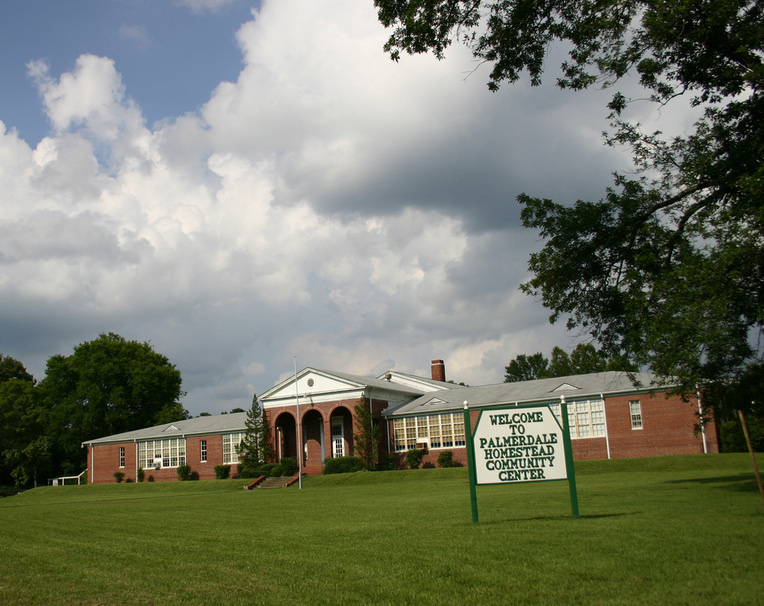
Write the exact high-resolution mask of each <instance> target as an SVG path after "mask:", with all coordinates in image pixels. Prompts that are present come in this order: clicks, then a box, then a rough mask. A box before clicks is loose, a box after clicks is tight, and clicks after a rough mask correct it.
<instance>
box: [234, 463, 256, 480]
mask: <svg viewBox="0 0 764 606" xmlns="http://www.w3.org/2000/svg"><path fill="white" fill-rule="evenodd" d="M236 469H237V471H238V474H239V477H240V478H256V477H257V475H256V473H257V469H256V468H255V467H250V466H249V465H247V464H246V463H239V464H238V465H237V466H236Z"/></svg>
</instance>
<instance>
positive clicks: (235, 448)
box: [223, 432, 246, 465]
mask: <svg viewBox="0 0 764 606" xmlns="http://www.w3.org/2000/svg"><path fill="white" fill-rule="evenodd" d="M245 435H246V434H245V433H244V432H241V433H227V434H225V435H224V436H223V464H224V465H230V464H233V463H238V462H239V444H241V441H242V440H243V439H244V436H245Z"/></svg>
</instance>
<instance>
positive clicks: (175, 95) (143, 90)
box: [0, 0, 259, 143]
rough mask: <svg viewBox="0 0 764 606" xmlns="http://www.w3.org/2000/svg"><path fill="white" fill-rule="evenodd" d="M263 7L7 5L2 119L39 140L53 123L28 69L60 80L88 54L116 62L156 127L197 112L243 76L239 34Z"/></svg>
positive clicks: (90, 1)
mask: <svg viewBox="0 0 764 606" xmlns="http://www.w3.org/2000/svg"><path fill="white" fill-rule="evenodd" d="M258 5H259V3H258V2H251V1H245V0H233V1H231V2H227V3H224V4H223V5H221V6H220V7H219V8H217V9H215V10H213V9H204V8H202V6H203V5H201V4H200V5H199V7H200V8H198V9H196V10H192V7H189V6H187V5H184V4H181V3H178V2H173V1H172V0H66V1H65V2H56V1H55V0H25V1H24V2H6V3H3V5H2V7H0V56H2V57H3V58H4V59H3V61H1V62H0V82H2V89H3V91H4V92H3V93H2V95H0V116H2V118H0V119H2V120H3V121H4V122H5V124H6V126H7V127H9V128H10V127H13V128H16V129H18V131H19V133H20V134H21V135H22V136H23V137H24V138H25V139H26V140H27V141H28V142H35V143H36V142H37V141H39V140H40V139H41V138H42V137H43V136H45V135H46V134H47V131H48V124H47V121H46V120H45V117H44V115H43V113H42V104H41V103H40V99H39V95H38V92H37V89H36V87H35V85H34V83H33V82H32V81H31V80H30V78H29V77H28V75H27V67H26V66H27V63H28V62H29V61H33V60H38V59H42V60H45V61H46V62H47V63H48V64H49V65H50V68H51V72H52V73H56V74H60V73H63V72H65V71H68V70H71V69H72V68H73V67H74V64H75V61H76V59H77V57H79V56H80V55H82V54H95V55H100V56H105V57H110V58H112V59H113V60H114V61H115V62H116V64H117V68H118V69H119V71H120V73H121V74H122V80H123V82H124V84H125V86H126V87H127V89H128V91H129V94H130V95H131V96H132V97H134V98H135V99H137V100H138V102H139V104H140V106H141V109H142V111H143V114H144V117H145V119H146V120H147V122H148V123H154V122H156V121H157V120H161V119H164V118H167V117H172V116H177V115H180V114H182V113H185V112H189V111H195V110H196V109H197V108H198V107H199V106H200V105H202V104H203V103H204V102H206V101H207V100H208V99H209V96H210V92H211V91H212V90H213V89H214V88H215V86H217V84H218V83H219V82H220V81H221V80H231V79H235V78H236V77H237V75H238V73H239V71H240V69H241V52H240V50H239V48H238V45H237V43H236V37H235V33H236V30H237V29H238V26H239V25H240V24H241V23H243V22H244V21H246V20H247V19H249V18H250V16H251V11H252V9H253V8H257V6H258ZM192 6H193V5H192ZM213 6H214V4H213Z"/></svg>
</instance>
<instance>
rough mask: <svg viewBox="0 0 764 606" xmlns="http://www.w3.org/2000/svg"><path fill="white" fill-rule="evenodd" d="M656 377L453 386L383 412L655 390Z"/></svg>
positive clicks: (608, 375)
mask: <svg viewBox="0 0 764 606" xmlns="http://www.w3.org/2000/svg"><path fill="white" fill-rule="evenodd" d="M655 380H656V377H655V376H654V375H651V374H648V373H626V372H620V371H609V372H597V373H592V374H587V375H573V376H569V377H555V378H552V379H538V380H535V381H518V382H516V383H499V384H497V385H481V386H478V387H461V388H459V387H454V388H452V389H444V390H440V391H431V392H429V393H426V394H424V395H423V396H420V397H419V398H417V399H416V400H413V401H412V402H409V403H408V404H404V405H402V406H399V407H398V408H395V409H389V408H388V409H387V410H385V411H384V414H385V416H388V417H391V416H393V417H394V416H404V415H412V414H427V413H430V412H445V411H453V410H462V409H463V408H464V402H465V400H466V401H467V402H468V403H469V406H470V408H473V407H475V408H477V407H481V406H490V405H491V404H515V403H518V404H523V403H529V402H540V401H552V400H559V399H560V396H563V395H564V396H565V398H566V399H567V400H580V399H584V398H587V397H592V396H599V395H600V394H603V395H614V394H616V393H635V392H640V391H651V390H654V389H655V385H654V383H655ZM635 383H636V384H635Z"/></svg>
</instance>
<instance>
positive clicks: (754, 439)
mask: <svg viewBox="0 0 764 606" xmlns="http://www.w3.org/2000/svg"><path fill="white" fill-rule="evenodd" d="M745 425H746V427H747V428H748V435H749V437H750V438H751V446H752V447H753V450H754V451H755V452H762V451H764V422H762V421H760V420H758V419H756V418H755V417H746V419H745ZM719 438H720V439H721V443H722V451H723V452H748V444H747V443H746V441H745V434H744V433H743V426H742V425H740V421H739V420H738V419H735V420H733V421H727V422H726V423H725V424H724V425H722V426H721V428H720V430H719Z"/></svg>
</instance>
